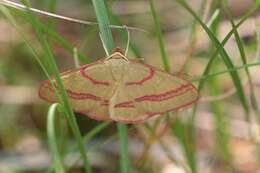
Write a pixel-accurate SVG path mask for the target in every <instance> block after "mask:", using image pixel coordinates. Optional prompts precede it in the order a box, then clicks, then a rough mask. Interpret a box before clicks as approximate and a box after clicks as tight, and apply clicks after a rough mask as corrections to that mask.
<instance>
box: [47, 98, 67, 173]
mask: <svg viewBox="0 0 260 173" xmlns="http://www.w3.org/2000/svg"><path fill="white" fill-rule="evenodd" d="M58 105H59V104H58V103H54V104H52V105H51V106H50V108H49V111H48V116H47V117H48V118H47V135H48V142H49V147H50V150H51V154H52V155H53V162H54V169H55V171H56V172H59V173H65V170H64V168H63V164H62V157H61V155H60V151H59V146H58V143H57V140H56V139H57V137H56V135H55V134H56V133H55V112H56V109H57V107H58Z"/></svg>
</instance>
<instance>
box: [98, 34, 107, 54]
mask: <svg viewBox="0 0 260 173" xmlns="http://www.w3.org/2000/svg"><path fill="white" fill-rule="evenodd" d="M99 37H100V39H101V42H102V45H103V48H104V50H105V52H106V55H107V57H109V53H108V50H107V47H106V45H105V43H104V40H103V38H102V36H101V33H100V32H99Z"/></svg>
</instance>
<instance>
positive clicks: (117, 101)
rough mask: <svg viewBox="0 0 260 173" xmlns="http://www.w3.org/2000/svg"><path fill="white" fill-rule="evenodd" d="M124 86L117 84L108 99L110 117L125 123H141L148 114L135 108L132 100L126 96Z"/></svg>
mask: <svg viewBox="0 0 260 173" xmlns="http://www.w3.org/2000/svg"><path fill="white" fill-rule="evenodd" d="M127 92H128V91H127V90H126V88H125V86H123V85H119V86H118V88H117V90H116V91H115V93H114V95H113V97H112V98H111V100H110V117H111V119H112V120H114V121H120V122H125V123H141V122H143V121H144V120H146V119H147V118H149V115H148V114H146V113H145V112H143V111H141V110H139V109H136V107H135V105H134V102H133V100H131V98H130V97H129V96H128V93H127Z"/></svg>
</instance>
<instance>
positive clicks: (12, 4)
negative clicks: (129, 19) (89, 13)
mask: <svg viewBox="0 0 260 173" xmlns="http://www.w3.org/2000/svg"><path fill="white" fill-rule="evenodd" d="M0 4H2V5H4V6H7V7H11V8H15V9H18V10H28V9H29V10H31V11H32V12H35V13H38V14H40V15H45V16H48V17H53V18H57V19H62V20H67V21H70V22H74V23H80V24H83V25H98V23H97V22H90V21H86V20H81V19H76V18H72V17H67V16H62V15H59V14H55V13H50V12H47V11H43V10H39V9H36V8H28V7H26V6H25V5H22V4H19V3H16V2H12V1H9V0H0ZM109 27H110V28H114V29H122V28H124V26H119V25H109ZM127 29H131V30H135V31H139V32H146V33H147V31H146V30H144V29H142V28H137V27H132V26H127Z"/></svg>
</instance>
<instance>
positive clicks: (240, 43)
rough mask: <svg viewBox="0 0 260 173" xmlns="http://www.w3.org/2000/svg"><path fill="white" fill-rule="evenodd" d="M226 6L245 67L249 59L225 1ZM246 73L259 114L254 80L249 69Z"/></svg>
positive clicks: (252, 98) (254, 104)
mask: <svg viewBox="0 0 260 173" xmlns="http://www.w3.org/2000/svg"><path fill="white" fill-rule="evenodd" d="M225 6H226V10H225V11H226V14H227V16H228V18H229V20H230V22H231V25H232V28H233V29H234V36H235V40H236V43H237V47H238V50H239V53H240V58H241V61H242V63H243V65H246V64H247V59H246V53H245V50H244V46H243V43H242V41H241V38H240V36H239V33H238V31H237V29H236V28H235V26H236V25H235V22H234V21H233V19H232V16H231V13H230V11H229V9H227V2H226V1H225ZM245 71H246V75H247V78H248V82H249V87H250V97H251V101H252V105H253V108H254V110H255V112H256V113H257V112H259V108H258V104H257V99H256V96H255V91H254V86H253V82H252V78H251V75H250V71H249V69H248V67H246V68H245ZM258 119H259V117H258Z"/></svg>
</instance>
